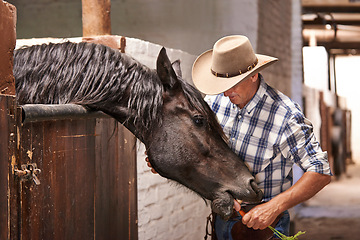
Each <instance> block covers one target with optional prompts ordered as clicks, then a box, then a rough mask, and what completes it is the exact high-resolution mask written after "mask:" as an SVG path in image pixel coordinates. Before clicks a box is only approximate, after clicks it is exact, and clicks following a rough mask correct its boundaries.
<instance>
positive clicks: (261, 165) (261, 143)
mask: <svg viewBox="0 0 360 240" xmlns="http://www.w3.org/2000/svg"><path fill="white" fill-rule="evenodd" d="M275 149H276V147H275V146H274V144H272V143H270V142H269V141H268V140H267V139H266V138H259V137H255V136H251V137H250V138H249V141H248V147H247V152H246V156H247V157H246V158H245V159H246V160H245V161H247V162H249V164H252V169H253V170H252V171H253V172H254V174H257V173H258V172H260V171H262V170H263V169H265V168H266V167H267V166H268V165H269V164H270V163H271V162H272V160H273V159H274V158H275V157H276V151H275Z"/></svg>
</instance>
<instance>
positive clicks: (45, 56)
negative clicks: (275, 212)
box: [14, 42, 262, 219]
mask: <svg viewBox="0 0 360 240" xmlns="http://www.w3.org/2000/svg"><path fill="white" fill-rule="evenodd" d="M175 65H178V67H179V63H178V62H177V63H175ZM14 76H15V79H16V93H17V101H18V103H19V104H27V103H43V104H65V103H74V104H80V105H83V106H86V107H87V108H89V109H91V110H100V111H103V112H104V113H106V114H108V115H110V116H112V117H114V118H115V119H116V120H118V121H119V122H121V123H122V124H124V125H125V127H127V128H128V129H129V130H130V131H131V132H132V133H133V134H134V135H135V136H136V137H137V138H139V139H140V140H141V141H142V142H143V143H144V144H145V146H146V149H147V153H148V156H149V160H150V163H151V165H152V166H153V168H154V169H155V170H156V171H157V172H158V173H159V174H160V175H161V176H163V177H166V178H169V179H172V180H175V181H177V182H179V183H181V184H183V185H185V186H186V187H188V188H190V189H192V190H193V191H195V192H196V193H198V194H199V195H200V196H202V197H203V198H206V199H209V200H211V201H212V209H213V211H215V212H217V213H219V214H220V215H221V216H223V217H224V218H225V219H226V218H229V217H230V215H231V214H232V208H233V200H234V198H236V199H241V200H244V201H247V202H258V201H260V200H261V198H262V192H261V191H260V190H259V189H258V187H257V185H256V184H255V182H254V177H253V176H252V175H251V174H250V172H249V170H248V169H247V167H246V165H245V164H244V163H243V161H242V160H241V159H239V158H238V157H237V156H236V155H235V154H234V153H233V152H232V151H231V150H230V148H229V147H228V146H227V144H226V139H225V137H224V134H223V131H222V129H221V127H220V125H219V124H218V122H217V120H216V117H215V115H214V114H213V112H212V111H211V109H210V108H209V107H208V105H207V104H206V103H205V101H204V100H203V98H202V96H201V94H200V93H199V92H198V91H197V90H196V89H195V88H193V87H192V86H191V85H190V84H188V83H186V82H185V81H183V80H182V79H181V77H179V76H177V75H176V73H175V70H174V68H173V66H172V64H171V62H170V60H169V58H168V56H167V55H166V51H165V49H164V48H163V49H162V50H161V51H160V53H159V56H158V59H157V70H152V69H149V68H148V67H146V66H144V65H142V64H141V63H139V62H137V61H136V60H134V59H132V58H130V57H129V56H127V55H126V54H122V53H120V52H119V51H116V50H114V49H111V48H109V47H106V46H103V45H98V44H91V43H71V42H66V43H61V44H48V45H47V44H43V45H36V46H31V47H27V48H22V49H19V50H16V51H15V56H14Z"/></svg>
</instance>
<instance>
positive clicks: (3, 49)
mask: <svg viewBox="0 0 360 240" xmlns="http://www.w3.org/2000/svg"><path fill="white" fill-rule="evenodd" d="M15 28H16V8H15V7H14V6H13V5H11V4H9V3H7V2H5V1H2V0H0V223H1V224H0V239H19V237H18V235H17V231H16V230H17V229H18V225H17V223H18V221H17V217H16V216H17V207H16V204H15V203H16V190H15V191H13V189H17V188H16V187H15V183H14V178H13V174H12V173H13V172H12V168H13V166H14V165H15V164H16V158H15V149H16V141H15V136H16V125H15V124H16V119H15V117H14V115H15V108H16V104H15V80H14V76H13V53H14V48H15V43H16V31H15Z"/></svg>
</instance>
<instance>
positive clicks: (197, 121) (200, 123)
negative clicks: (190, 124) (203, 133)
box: [193, 115, 205, 126]
mask: <svg viewBox="0 0 360 240" xmlns="http://www.w3.org/2000/svg"><path fill="white" fill-rule="evenodd" d="M193 120H194V123H195V124H196V125H197V126H203V125H204V122H205V119H204V117H203V116H201V115H196V116H194V119H193Z"/></svg>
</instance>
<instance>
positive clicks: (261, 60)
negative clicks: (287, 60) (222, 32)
mask: <svg viewBox="0 0 360 240" xmlns="http://www.w3.org/2000/svg"><path fill="white" fill-rule="evenodd" d="M277 60H278V59H277V58H274V57H270V56H266V55H261V54H255V53H254V50H253V48H252V46H251V43H250V41H249V39H248V38H247V37H245V36H242V35H232V36H226V37H223V38H221V39H219V40H218V41H217V42H216V43H215V44H214V49H211V50H208V51H206V52H204V53H203V54H201V55H200V56H199V57H198V58H197V59H196V60H195V62H194V64H193V68H192V78H193V81H194V84H195V86H196V88H197V89H199V90H200V91H201V92H202V93H205V94H210V95H214V94H219V93H222V92H225V91H226V90H228V89H230V88H232V87H233V86H235V85H236V84H237V83H239V82H240V81H242V80H245V79H247V78H249V77H251V76H253V75H254V74H255V73H258V72H259V71H260V70H262V69H264V68H265V67H267V66H269V65H271V64H272V63H274V62H276V61H277Z"/></svg>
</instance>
